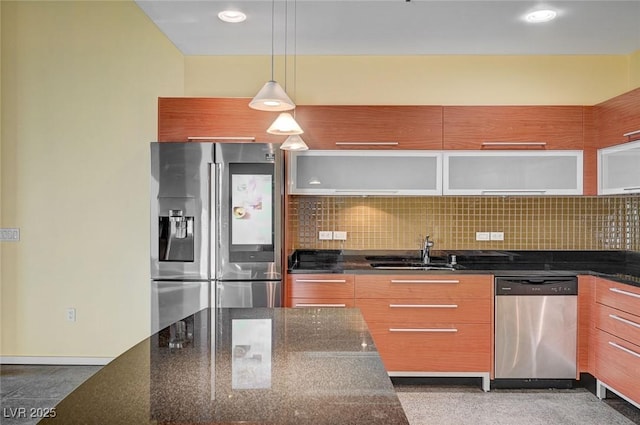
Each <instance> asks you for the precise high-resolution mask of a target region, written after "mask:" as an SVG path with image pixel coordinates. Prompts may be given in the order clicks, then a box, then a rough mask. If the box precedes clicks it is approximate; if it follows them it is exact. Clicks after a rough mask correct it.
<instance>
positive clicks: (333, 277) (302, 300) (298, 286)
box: [287, 274, 354, 307]
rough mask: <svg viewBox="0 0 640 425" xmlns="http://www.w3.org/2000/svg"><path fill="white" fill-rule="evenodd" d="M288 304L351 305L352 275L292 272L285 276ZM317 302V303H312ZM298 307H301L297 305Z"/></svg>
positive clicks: (309, 305)
mask: <svg viewBox="0 0 640 425" xmlns="http://www.w3.org/2000/svg"><path fill="white" fill-rule="evenodd" d="M287 286H288V288H287V289H288V292H287V293H288V294H289V297H290V299H289V305H290V306H292V307H296V304H307V307H320V305H319V304H326V306H327V307H330V305H329V304H335V305H331V306H332V307H342V304H345V305H344V307H353V305H354V277H353V275H349V274H294V275H288V276H287ZM313 304H318V305H313ZM298 307H303V306H302V305H298Z"/></svg>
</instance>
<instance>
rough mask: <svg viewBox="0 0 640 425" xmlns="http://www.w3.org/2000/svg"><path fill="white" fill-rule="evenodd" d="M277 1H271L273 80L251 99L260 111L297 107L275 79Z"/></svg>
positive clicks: (251, 106)
mask: <svg viewBox="0 0 640 425" xmlns="http://www.w3.org/2000/svg"><path fill="white" fill-rule="evenodd" d="M275 3H276V1H275V0H271V80H269V81H267V82H266V83H265V85H264V86H262V88H261V89H260V91H259V92H258V94H256V95H255V96H254V98H253V99H251V102H249V107H250V108H252V109H257V110H259V111H289V110H291V109H293V108H295V107H296V105H295V103H293V101H292V100H291V98H289V96H288V95H287V92H286V91H285V90H284V89H283V88H282V87H281V86H280V84H278V83H277V82H276V81H275V80H274V78H273V70H274V32H275V31H274V15H275Z"/></svg>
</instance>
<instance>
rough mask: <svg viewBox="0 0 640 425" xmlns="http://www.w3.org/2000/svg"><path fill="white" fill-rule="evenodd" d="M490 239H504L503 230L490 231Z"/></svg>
mask: <svg viewBox="0 0 640 425" xmlns="http://www.w3.org/2000/svg"><path fill="white" fill-rule="evenodd" d="M491 240H492V241H503V240H504V232H491Z"/></svg>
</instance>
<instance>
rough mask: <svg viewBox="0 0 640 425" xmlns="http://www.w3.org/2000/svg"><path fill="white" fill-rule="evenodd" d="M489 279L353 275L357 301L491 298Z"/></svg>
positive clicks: (490, 280) (469, 276) (451, 276)
mask: <svg viewBox="0 0 640 425" xmlns="http://www.w3.org/2000/svg"><path fill="white" fill-rule="evenodd" d="M492 282H493V277H492V276H491V275H464V276H463V275H456V274H449V275H408V274H405V275H356V291H355V292H356V298H441V299H442V298H444V299H447V298H449V299H453V298H489V299H490V298H491V291H492Z"/></svg>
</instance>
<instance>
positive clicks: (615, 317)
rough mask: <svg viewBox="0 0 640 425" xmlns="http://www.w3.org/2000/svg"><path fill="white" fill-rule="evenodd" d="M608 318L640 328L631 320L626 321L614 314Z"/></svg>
mask: <svg viewBox="0 0 640 425" xmlns="http://www.w3.org/2000/svg"><path fill="white" fill-rule="evenodd" d="M609 317H611V318H612V319H615V320H617V321H619V322H622V323H626V324H627V325H631V326H635V327H636V328H640V323H636V322H633V321H631V320H627V319H625V318H624V317H620V316H616V315H615V314H610V315H609Z"/></svg>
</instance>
